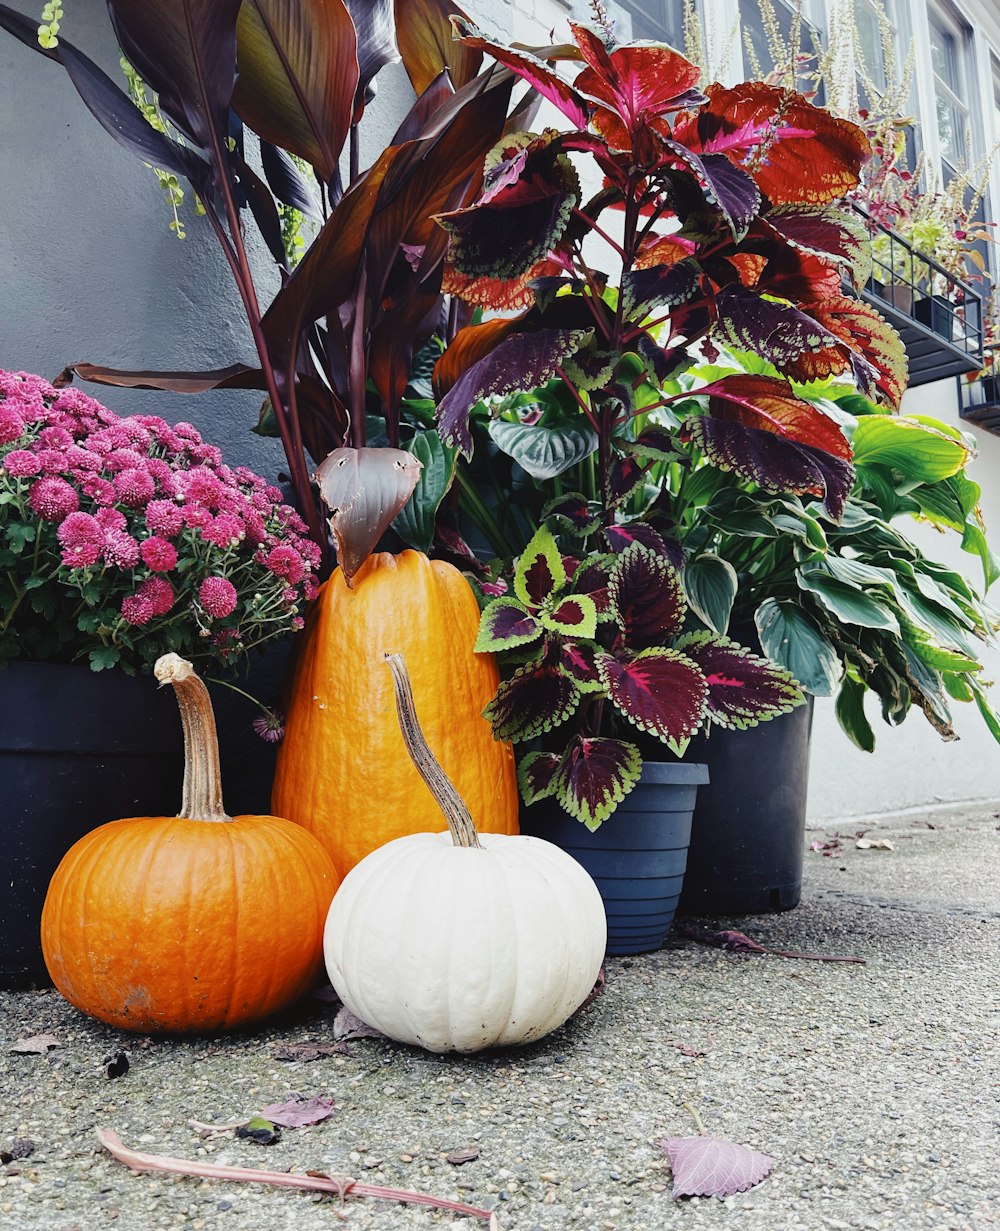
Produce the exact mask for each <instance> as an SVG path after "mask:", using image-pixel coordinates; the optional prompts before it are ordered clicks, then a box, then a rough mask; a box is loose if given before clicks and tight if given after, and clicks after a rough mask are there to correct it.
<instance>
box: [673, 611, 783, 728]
mask: <svg viewBox="0 0 1000 1231" xmlns="http://www.w3.org/2000/svg"><path fill="white" fill-rule="evenodd" d="M676 648H677V649H678V650H682V651H683V652H684V653H685V654H686V655H687V656H688V658H690V659H691V660H692V661H693V662H696V663H697V664H698V666H699V667H700V668H701V671H702V674H703V675H704V676H705V680H706V683H707V684H708V717H709V719H710V720H711V721H712V722H714V723H716V724H717V725H718V726H720V727H729V728H731V729H736V730H743V729H745V728H746V727H754V726H756V725H757V723H758V722H763V721H765V719H768V718H774V717H775V716H776V715H778V714H786V713H788V711H789V710H792V709H794V708H795V706H797V705H801V704H802V702H803V701H804V699H805V698H804V697H803V695H802V690H801V689H800V688H799V686H798V684H797V683H796V682H795V680H794V679H793V678H792V676H791V675H790V674H789V673H788V672H787V671H784V670H782V668H780V667H776V666H775V665H774V664H773V663H771V662H770V661H769V660H768V659H766V658H761V657H759V656H758V655H756V654H754V653H752V652H751V651H750V650H748V649H747V648H746V647H745V646H742V645H738V644H737V643H736V642H735V641H731V640H730V639H729V638H728V637H717V636H716V635H715V634H714V633H709V632H699V633H691V634H689V635H688V636H686V637H682V638H681V639H680V640H679V641H678V642H677V646H676Z"/></svg>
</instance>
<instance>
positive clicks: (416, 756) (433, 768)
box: [385, 654, 482, 849]
mask: <svg viewBox="0 0 1000 1231" xmlns="http://www.w3.org/2000/svg"><path fill="white" fill-rule="evenodd" d="M385 661H386V664H387V665H388V667H389V670H390V671H391V672H392V682H393V686H394V688H395V691H396V713H397V715H398V716H399V728H400V730H401V731H402V733H403V740H404V742H405V744H406V751H407V752H408V753H409V754H410V760H411V761H412V762H413V764H414V765H415V766H416V767H417V772H418V773H419V774H420V777H421V778H423V780H424V782H426V783H427V786H428V789H429V790H430V793H431V794H432V795H433V796H434V798H435V800H436V801H437V805H438V807H439V808H440V809H441V811H442V812H443V813H444V819H445V820H446V821H447V822H448V828H449V829H450V830H451V840H452V842H454V844H455V845H456V846H478V847H480V849H481V847H482V844H481V843H480V841H479V834H478V832H477V830H476V825H475V822H474V821H473V819H472V815H471V814H470V812H469V809H468V808H467V807H466V806H465V803H464V802H463V800H462V797H461V795H459V793H458V791H456V790H455V786H454V784H453V783H452V781H451V779H450V778H449V777H448V775H447V774H446V773H445V772H444V770H443V769H442V768H441V766H440V764H439V763H438V760H437V757H435V755H434V753H433V752H431V749H430V745H429V744H428V743H427V740H426V739H425V738H424V733H423V731H421V729H420V723H419V722H418V721H417V708H416V705H415V704H414V702H413V689H412V688H411V687H410V674H409V672H408V671H407V670H406V663H405V662H404V661H403V656H402V654H386V656H385Z"/></svg>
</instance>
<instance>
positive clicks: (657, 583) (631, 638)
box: [608, 543, 687, 650]
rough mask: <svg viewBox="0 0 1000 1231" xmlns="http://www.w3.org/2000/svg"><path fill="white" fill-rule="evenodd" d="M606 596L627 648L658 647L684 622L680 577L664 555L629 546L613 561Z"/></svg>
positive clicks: (677, 630) (644, 548)
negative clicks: (607, 594) (623, 635)
mask: <svg viewBox="0 0 1000 1231" xmlns="http://www.w3.org/2000/svg"><path fill="white" fill-rule="evenodd" d="M608 593H609V597H610V600H611V607H612V610H613V611H614V612H615V613H616V617H617V620H618V623H619V625H620V627H621V629H622V631H623V632H624V634H625V644H626V645H627V646H629V648H630V649H637V650H638V649H645V648H646V647H648V646H653V645H661V644H662V643H663V641H664V640H665V639H669V638H671V637H673V636H675V635H676V634H677V633H678V632H679V631H680V629H681V626H682V625H683V623H684V613H685V611H686V610H687V603H686V602H685V599H684V591H683V588H682V586H681V579H680V574H679V573H678V572H677V570H676V569H675V568H674V567H673V565H672V564H671V563H670V562H669V560H667V559H666V557H665V556H660V555H657V554H656V553H655V552H653V551H651V550H650V549H649V548H648V547H645V546H644V545H643V544H642V543H633V544H632V545H631V546H630V547H627V548H626V549H625V551H623V552H622V553H621V555H620V556H619V557H618V558H617V559H616V560H615V564H614V567H613V568H612V570H611V577H610V583H609V587H608Z"/></svg>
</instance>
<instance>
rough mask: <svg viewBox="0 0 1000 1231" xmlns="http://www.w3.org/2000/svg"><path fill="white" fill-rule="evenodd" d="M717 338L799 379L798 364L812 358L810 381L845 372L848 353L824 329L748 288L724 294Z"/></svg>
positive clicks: (721, 294) (720, 300)
mask: <svg viewBox="0 0 1000 1231" xmlns="http://www.w3.org/2000/svg"><path fill="white" fill-rule="evenodd" d="M716 309H717V312H718V318H717V320H716V323H715V335H716V337H717V338H719V339H721V342H722V344H724V345H728V346H733V347H735V348H736V349H737V350H744V351H750V352H751V353H752V354H755V355H760V356H761V358H763V359H768V360H770V361H771V363H773V364H774V366H775V367H776V368H778V369H779V370H780V371H784V372H787V373H788V375H789V376H792V377H797V376H798V373H797V372H796V371H795V364H796V363H797V361H798V360H799V359H801V358H802V356H804V355H805V356H809V357H810V364H811V367H810V372H809V374H808V377H807V378H808V379H822V378H823V377H825V376H830V375H833V374H837V373H840V372H843V371H844V370H845V369H846V367H847V355H846V353H845V352H846V348H844V347H842V346H841V345H840V343H839V342H838V340H837V339H836V338H835V337H834V336H833V334H831V333H829V332H828V331H827V330H826V329H824V328H823V326H822V325H820V324H818V322H817V321H815V320H814V319H813V318H812V317H811V316H809V315H807V313H805V312H802V311H800V310H799V309H798V308H796V307H795V306H794V305H792V304H787V303H776V302H775V301H774V300H770V299H764V298H763V297H762V296H760V295H758V294H757V293H756V292H755V291H751V290H748V289H747V288H745V287H739V288H736V287H732V288H729V289H727V290H723V291H720V292H719V294H718V296H717V298H716Z"/></svg>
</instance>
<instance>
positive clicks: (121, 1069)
mask: <svg viewBox="0 0 1000 1231" xmlns="http://www.w3.org/2000/svg"><path fill="white" fill-rule="evenodd" d="M101 1072H102V1073H103V1074H104V1076H105V1078H106V1080H108V1081H111V1080H112V1079H113V1078H115V1077H124V1076H125V1074H126V1073H127V1072H128V1052H125V1051H118V1052H112V1054H111V1055H109V1056H105V1057H104V1059H103V1060H102V1061H101Z"/></svg>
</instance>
